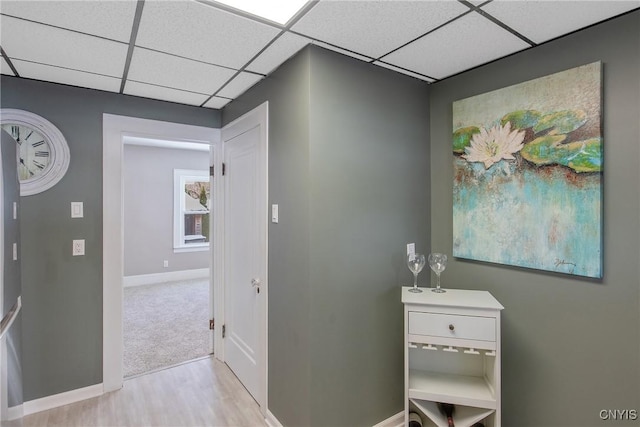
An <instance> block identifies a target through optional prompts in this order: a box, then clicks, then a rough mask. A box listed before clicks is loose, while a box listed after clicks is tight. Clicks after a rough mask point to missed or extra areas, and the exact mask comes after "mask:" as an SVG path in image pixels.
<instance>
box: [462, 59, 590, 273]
mask: <svg viewBox="0 0 640 427" xmlns="http://www.w3.org/2000/svg"><path fill="white" fill-rule="evenodd" d="M600 70H601V64H600V63H599V62H597V63H593V64H589V65H585V66H582V67H577V68H574V69H571V70H568V71H564V72H561V73H557V74H553V75H550V76H546V77H543V78H540V79H537V80H532V81H529V82H525V83H521V84H519V85H516V86H512V87H508V88H504V89H500V90H497V91H494V92H489V93H486V94H482V95H478V96H475V97H472V98H467V99H464V100H461V101H456V102H455V103H454V106H453V122H454V126H453V130H454V131H455V130H457V129H460V128H463V127H467V126H477V127H485V128H487V129H488V128H490V127H491V126H495V125H496V123H499V122H500V119H501V118H502V117H504V116H505V115H506V114H509V113H510V112H513V111H517V110H526V109H535V110H539V111H543V112H553V111H560V110H581V111H584V112H586V114H587V121H586V123H585V124H584V125H583V126H582V127H581V128H580V129H579V131H580V133H581V135H580V136H581V137H583V138H584V137H590V138H600V137H601V135H600V133H601V132H600V129H601V123H600V117H601V112H600V105H601V73H600ZM515 157H516V158H515V160H501V161H499V162H497V163H495V164H493V165H492V166H491V167H489V168H485V166H484V165H483V164H482V163H481V162H469V161H467V160H466V159H465V158H463V157H462V156H461V155H460V154H459V153H458V154H454V185H453V255H454V256H455V257H459V258H466V259H472V260H477V261H486V262H493V263H498V264H506V265H513V266H519V267H528V268H535V269H540V270H548V271H554V272H560V273H566V274H573V275H579V276H587V277H595V278H600V277H602V182H601V181H602V179H601V178H602V172H588V173H584V172H582V173H581V172H576V171H575V170H573V169H571V168H568V167H565V166H561V165H557V164H552V165H543V166H540V165H535V164H533V163H529V162H528V161H526V160H525V159H524V158H522V156H520V154H519V153H517V154H516V155H515ZM600 160H601V159H600Z"/></svg>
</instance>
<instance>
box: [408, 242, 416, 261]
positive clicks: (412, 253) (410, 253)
mask: <svg viewBox="0 0 640 427" xmlns="http://www.w3.org/2000/svg"><path fill="white" fill-rule="evenodd" d="M407 257H408V258H409V259H414V258H415V257H416V244H415V243H409V244H408V245H407Z"/></svg>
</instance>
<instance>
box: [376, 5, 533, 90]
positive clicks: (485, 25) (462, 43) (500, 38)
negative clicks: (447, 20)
mask: <svg viewBox="0 0 640 427" xmlns="http://www.w3.org/2000/svg"><path fill="white" fill-rule="evenodd" d="M527 47H529V44H527V43H525V42H524V41H523V40H521V39H519V38H518V37H516V36H514V35H513V34H511V33H509V32H508V31H506V30H504V29H503V28H501V27H499V26H498V25H496V24H494V23H492V22H491V21H489V20H488V19H486V18H484V17H482V16H481V15H480V14H478V13H475V12H474V13H470V14H468V15H465V16H463V17H462V18H460V19H457V20H455V21H454V22H452V23H451V24H449V25H447V26H445V27H442V28H440V29H438V30H436V31H434V32H432V33H430V34H428V35H427V36H425V37H423V38H421V39H419V40H417V41H415V42H413V43H411V44H409V45H407V46H405V47H403V48H402V49H399V50H397V51H395V52H393V53H392V54H390V55H388V56H385V57H384V58H383V60H384V61H385V62H388V63H391V64H393V65H397V66H400V67H402V68H407V69H409V70H413V71H415V72H417V73H420V74H425V75H427V76H429V77H433V78H436V79H442V78H444V77H447V76H450V75H452V74H456V73H458V72H461V71H464V70H467V69H469V68H472V67H475V66H477V65H480V64H484V63H487V62H489V61H492V60H494V59H498V58H501V57H503V56H506V55H508V54H511V53H513V52H517V51H519V50H522V49H525V48H527Z"/></svg>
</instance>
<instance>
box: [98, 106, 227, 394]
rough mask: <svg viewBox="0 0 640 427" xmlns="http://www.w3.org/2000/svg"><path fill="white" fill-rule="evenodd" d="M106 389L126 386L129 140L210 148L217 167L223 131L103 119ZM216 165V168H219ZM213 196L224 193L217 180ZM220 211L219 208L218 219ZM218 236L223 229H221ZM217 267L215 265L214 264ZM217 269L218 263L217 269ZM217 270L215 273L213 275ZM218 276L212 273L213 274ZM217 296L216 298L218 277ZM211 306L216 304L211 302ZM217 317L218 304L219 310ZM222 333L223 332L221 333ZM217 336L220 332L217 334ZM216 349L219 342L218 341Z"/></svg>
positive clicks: (111, 117)
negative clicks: (125, 199) (126, 170)
mask: <svg viewBox="0 0 640 427" xmlns="http://www.w3.org/2000/svg"><path fill="white" fill-rule="evenodd" d="M102 118H103V122H102V156H103V157H102V209H103V211H102V212H103V224H102V232H103V233H102V235H103V241H102V249H103V260H102V295H103V301H102V307H103V312H102V319H103V320H102V322H103V323H102V331H103V337H102V340H103V344H102V345H103V348H102V354H103V358H102V383H103V384H102V385H103V391H104V392H105V393H106V392H109V391H114V390H118V389H120V388H122V384H123V366H122V355H123V330H122V328H123V325H122V314H123V309H122V305H123V301H122V298H123V286H122V285H123V283H122V280H123V276H124V221H123V216H124V210H123V188H122V186H123V183H122V182H123V179H122V169H123V154H124V141H123V139H124V137H126V136H132V137H142V138H152V139H159V140H170V141H181V142H190V143H200V144H208V145H210V147H211V153H212V156H213V157H216V160H215V162H221V160H219V159H218V157H221V156H220V155H219V153H221V148H220V129H214V128H208V127H203V126H194V125H185V124H179V123H172V122H164V121H158V120H149V119H141V118H137V117H128V116H119V115H115V114H106V113H105V114H103V116H102ZM215 162H214V164H215ZM213 185H214V188H213V190H212V191H213V193H214V194H218V193H219V190H218V188H216V187H217V186H216V183H215V180H214V183H213ZM216 211H217V206H216V204H215V203H214V215H213V216H214V218H215V217H216ZM216 231H217V228H216ZM217 246H218V242H217V240H216V237H215V236H214V242H213V245H212V251H211V252H212V253H213V254H214V255H213V258H215V252H216V247H217ZM210 264H211V263H210ZM215 268H216V263H215V261H214V262H213V269H215ZM213 269H212V270H213ZM212 274H214V273H212V272H210V277H211V275H212ZM211 279H213V284H214V286H213V291H214V292H213V295H210V300H211V298H213V300H214V301H216V299H217V298H218V297H217V295H216V286H215V274H214V277H211ZM210 304H211V303H210ZM213 308H214V313H215V305H214V307H213ZM218 329H219V328H218ZM216 335H217V331H216ZM213 344H214V349H215V348H218V347H216V345H217V344H218V343H217V340H216V339H215V338H214V343H213Z"/></svg>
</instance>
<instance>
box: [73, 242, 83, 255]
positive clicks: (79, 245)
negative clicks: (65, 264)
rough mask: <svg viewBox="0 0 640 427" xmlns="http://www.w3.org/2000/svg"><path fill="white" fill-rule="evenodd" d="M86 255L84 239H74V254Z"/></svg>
mask: <svg viewBox="0 0 640 427" xmlns="http://www.w3.org/2000/svg"><path fill="white" fill-rule="evenodd" d="M78 255H84V239H81V240H74V241H73V256H78Z"/></svg>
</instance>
